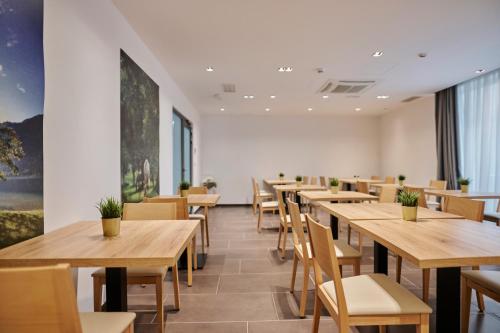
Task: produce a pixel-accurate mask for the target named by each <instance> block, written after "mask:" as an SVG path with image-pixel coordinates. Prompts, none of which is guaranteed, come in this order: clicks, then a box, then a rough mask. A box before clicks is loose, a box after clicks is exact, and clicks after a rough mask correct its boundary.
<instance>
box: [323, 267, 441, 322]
mask: <svg viewBox="0 0 500 333" xmlns="http://www.w3.org/2000/svg"><path fill="white" fill-rule="evenodd" d="M342 285H343V287H344V295H345V299H346V303H347V312H348V313H349V315H351V316H362V315H399V314H417V313H431V312H432V309H431V308H430V307H429V306H428V305H427V304H425V303H424V302H422V301H421V300H420V299H419V298H418V297H417V296H415V295H414V294H412V293H411V292H410V291H408V290H407V289H405V288H404V287H402V286H401V285H400V284H399V283H397V282H395V281H393V280H391V279H389V278H388V277H387V276H386V275H384V274H369V275H358V276H353V277H348V278H343V279H342ZM321 287H322V288H323V289H324V290H325V291H326V293H327V294H328V296H330V298H331V299H332V300H333V301H334V302H336V299H337V297H336V293H335V287H334V284H333V281H328V282H325V283H323V284H322V285H321Z"/></svg>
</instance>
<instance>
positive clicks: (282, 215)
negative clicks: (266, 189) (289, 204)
mask: <svg viewBox="0 0 500 333" xmlns="http://www.w3.org/2000/svg"><path fill="white" fill-rule="evenodd" d="M283 194H284V191H280V190H276V198H278V211H279V213H280V218H281V220H282V221H286V207H285V200H284V199H283Z"/></svg>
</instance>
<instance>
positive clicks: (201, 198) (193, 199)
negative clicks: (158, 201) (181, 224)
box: [155, 193, 220, 207]
mask: <svg viewBox="0 0 500 333" xmlns="http://www.w3.org/2000/svg"><path fill="white" fill-rule="evenodd" d="M178 197H179V195H158V196H156V197H155V198H178ZM219 199H220V194H217V193H210V194H188V196H187V203H188V206H203V207H205V206H206V207H214V206H215V205H217V202H219Z"/></svg>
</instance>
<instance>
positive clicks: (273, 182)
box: [264, 179, 295, 186]
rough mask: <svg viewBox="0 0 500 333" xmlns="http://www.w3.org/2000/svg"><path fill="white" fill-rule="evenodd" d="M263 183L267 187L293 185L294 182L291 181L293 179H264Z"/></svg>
mask: <svg viewBox="0 0 500 333" xmlns="http://www.w3.org/2000/svg"><path fill="white" fill-rule="evenodd" d="M264 183H266V184H267V185H269V186H274V185H286V184H293V183H295V180H293V179H264Z"/></svg>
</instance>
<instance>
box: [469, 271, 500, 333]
mask: <svg viewBox="0 0 500 333" xmlns="http://www.w3.org/2000/svg"><path fill="white" fill-rule="evenodd" d="M461 280H462V305H461V311H462V315H461V317H462V318H461V319H462V323H461V325H460V327H461V332H462V333H468V332H469V317H470V297H471V293H472V289H475V290H476V293H477V294H481V295H482V294H484V295H486V296H488V297H489V298H492V299H494V300H495V301H497V302H500V271H474V270H473V271H465V272H462V279H461Z"/></svg>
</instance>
